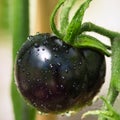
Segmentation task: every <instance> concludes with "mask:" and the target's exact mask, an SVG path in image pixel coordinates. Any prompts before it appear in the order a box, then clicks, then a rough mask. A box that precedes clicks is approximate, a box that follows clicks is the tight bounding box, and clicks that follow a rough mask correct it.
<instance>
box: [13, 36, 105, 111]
mask: <svg viewBox="0 0 120 120" xmlns="http://www.w3.org/2000/svg"><path fill="white" fill-rule="evenodd" d="M15 76H16V83H17V86H18V88H19V91H20V92H21V94H22V95H23V96H24V98H25V99H26V100H27V102H28V103H30V104H31V105H33V106H34V107H35V108H37V110H39V111H41V112H44V113H62V112H66V111H69V110H74V109H77V108H81V107H83V106H85V105H86V104H87V103H89V102H90V101H91V100H92V99H93V97H94V96H95V95H96V93H97V92H98V91H99V89H100V87H101V85H102V84H103V82H104V76H105V58H104V55H102V54H101V53H99V52H97V51H94V50H90V49H78V48H74V47H72V46H70V45H68V44H66V43H64V42H63V41H61V40H59V39H58V38H57V37H56V36H52V35H50V34H39V35H35V36H31V37H29V39H28V40H27V41H26V42H25V43H24V45H23V46H22V48H21V49H20V51H19V53H18V56H17V59H16V64H15Z"/></svg>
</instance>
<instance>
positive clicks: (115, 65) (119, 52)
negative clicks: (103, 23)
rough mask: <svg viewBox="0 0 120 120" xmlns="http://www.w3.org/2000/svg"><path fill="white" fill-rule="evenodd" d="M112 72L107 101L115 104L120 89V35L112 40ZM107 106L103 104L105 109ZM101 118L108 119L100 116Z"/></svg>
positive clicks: (102, 119) (101, 119) (100, 119)
mask: <svg viewBox="0 0 120 120" xmlns="http://www.w3.org/2000/svg"><path fill="white" fill-rule="evenodd" d="M111 44H112V73H111V81H110V85H109V90H108V94H107V98H106V99H107V101H108V102H109V103H110V104H111V105H114V102H115V100H116V98H117V96H118V94H119V91H120V36H118V37H116V38H115V39H113V40H112V42H111ZM104 109H106V106H105V105H104V106H103V110H104ZM99 120H106V119H105V118H103V117H100V118H99Z"/></svg>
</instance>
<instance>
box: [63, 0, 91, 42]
mask: <svg viewBox="0 0 120 120" xmlns="http://www.w3.org/2000/svg"><path fill="white" fill-rule="evenodd" d="M91 1H92V0H86V1H85V2H84V3H83V4H82V5H81V6H80V8H79V9H78V10H77V12H76V13H75V15H74V17H73V18H72V20H71V22H70V24H69V25H68V27H67V30H66V34H65V37H64V38H63V39H64V41H65V42H66V43H72V42H73V41H74V38H75V37H76V36H77V35H78V33H79V31H80V28H81V23H82V19H83V16H84V13H85V11H86V9H87V8H88V6H89V3H90V2H91Z"/></svg>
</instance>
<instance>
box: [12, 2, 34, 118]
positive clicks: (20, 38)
mask: <svg viewBox="0 0 120 120" xmlns="http://www.w3.org/2000/svg"><path fill="white" fill-rule="evenodd" d="M12 5H13V6H12V7H13V8H12V10H13V11H12V12H13V20H12V22H13V25H12V34H13V64H14V62H15V58H16V54H17V52H18V50H19V48H20V47H21V45H22V44H23V42H24V41H25V40H26V38H27V36H28V34H29V11H28V10H29V8H28V6H29V2H28V0H13V4H12ZM13 67H14V66H13ZM13 71H14V70H13ZM11 97H12V101H13V110H14V115H15V120H34V118H35V110H33V109H32V108H30V107H29V106H28V105H26V103H25V101H24V100H23V99H22V97H21V96H20V94H19V93H18V91H17V87H16V85H15V81H14V72H13V73H12V83H11Z"/></svg>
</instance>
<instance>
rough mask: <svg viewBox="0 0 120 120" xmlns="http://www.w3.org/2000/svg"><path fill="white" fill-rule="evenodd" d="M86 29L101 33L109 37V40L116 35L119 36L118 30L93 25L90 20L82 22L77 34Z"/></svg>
mask: <svg viewBox="0 0 120 120" xmlns="http://www.w3.org/2000/svg"><path fill="white" fill-rule="evenodd" d="M86 31H89V32H96V33H98V34H101V35H103V36H106V37H108V38H110V39H111V40H113V39H114V38H115V37H117V36H120V33H118V32H114V31H111V30H108V29H105V28H103V27H100V26H98V25H95V24H93V23H91V22H85V23H84V24H82V26H81V28H80V32H79V34H81V33H82V32H86Z"/></svg>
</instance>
